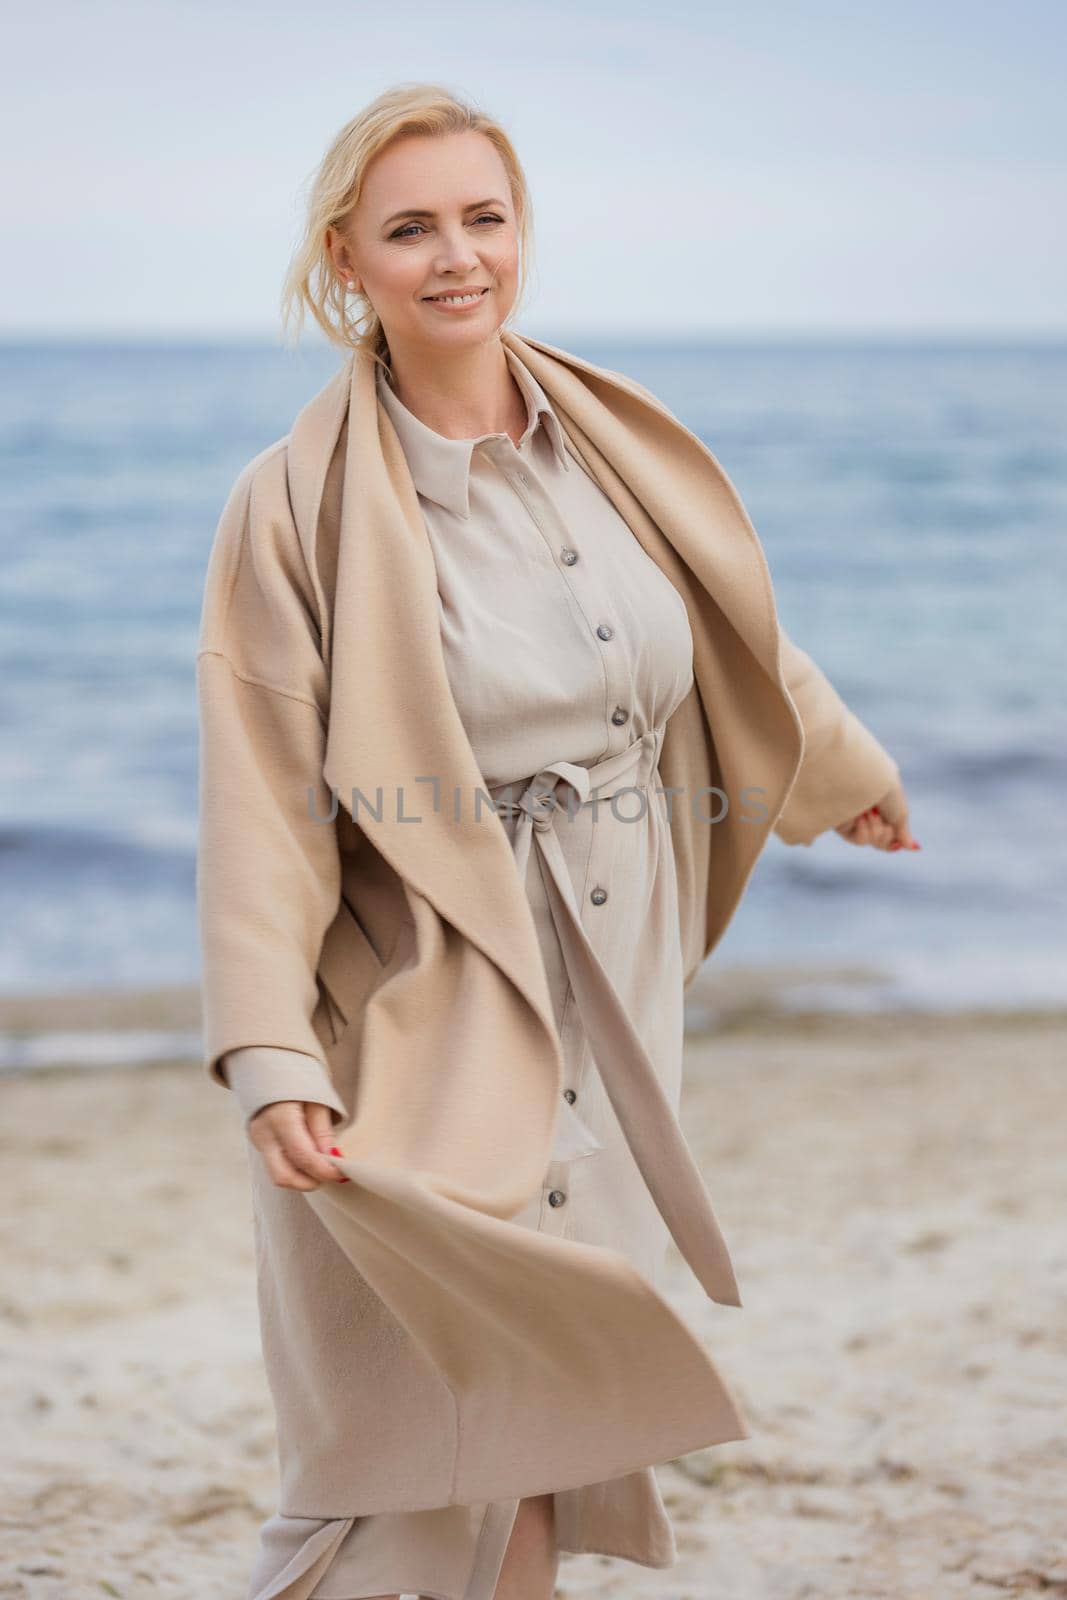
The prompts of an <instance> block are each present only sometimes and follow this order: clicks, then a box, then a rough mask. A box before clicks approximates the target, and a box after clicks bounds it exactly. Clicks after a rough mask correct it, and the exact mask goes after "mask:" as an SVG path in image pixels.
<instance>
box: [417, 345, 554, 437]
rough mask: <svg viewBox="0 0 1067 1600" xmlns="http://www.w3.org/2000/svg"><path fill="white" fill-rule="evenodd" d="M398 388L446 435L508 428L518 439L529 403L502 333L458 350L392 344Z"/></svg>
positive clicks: (476, 434)
mask: <svg viewBox="0 0 1067 1600" xmlns="http://www.w3.org/2000/svg"><path fill="white" fill-rule="evenodd" d="M390 354H391V371H392V383H393V389H394V392H395V393H396V395H397V397H398V399H399V400H400V401H401V403H402V404H403V405H405V406H407V408H408V410H409V411H410V412H411V413H412V415H413V416H416V417H418V419H419V421H420V422H424V423H425V424H426V426H427V427H428V428H432V429H433V430H434V432H435V433H440V434H442V435H443V436H444V438H446V439H478V438H480V437H481V436H482V434H485V433H507V434H509V435H510V436H511V438H512V439H513V440H514V441H515V442H516V443H518V441H519V439H521V437H522V435H523V433H524V432H525V429H526V402H525V400H524V399H523V396H522V391H521V390H520V389H519V386H518V384H517V383H516V382H515V379H514V378H513V377H512V375H511V369H510V368H509V366H508V361H507V356H506V354H505V351H504V346H503V345H502V344H501V342H500V339H499V336H497V337H494V338H493V339H492V340H490V341H489V342H488V343H486V344H479V345H475V346H474V347H473V348H471V349H466V350H459V351H456V352H455V354H449V355H442V354H441V352H440V351H439V350H422V349H403V348H402V349H399V350H394V349H393V348H392V346H390Z"/></svg>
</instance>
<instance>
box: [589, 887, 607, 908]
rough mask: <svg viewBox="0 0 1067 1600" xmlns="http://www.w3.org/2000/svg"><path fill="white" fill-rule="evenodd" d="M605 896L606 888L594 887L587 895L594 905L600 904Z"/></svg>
mask: <svg viewBox="0 0 1067 1600" xmlns="http://www.w3.org/2000/svg"><path fill="white" fill-rule="evenodd" d="M607 897H608V891H607V890H606V889H594V890H593V892H592V894H591V895H590V896H589V898H590V900H591V901H592V902H593V904H594V905H595V906H602V905H603V904H604V901H605V900H606V899H607Z"/></svg>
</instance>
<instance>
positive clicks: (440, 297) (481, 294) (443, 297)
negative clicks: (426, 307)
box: [423, 289, 489, 305]
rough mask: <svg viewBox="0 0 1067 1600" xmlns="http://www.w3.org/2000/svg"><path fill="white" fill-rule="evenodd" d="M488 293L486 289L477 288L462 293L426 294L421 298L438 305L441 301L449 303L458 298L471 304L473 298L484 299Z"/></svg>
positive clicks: (473, 300)
mask: <svg viewBox="0 0 1067 1600" xmlns="http://www.w3.org/2000/svg"><path fill="white" fill-rule="evenodd" d="M488 293H489V290H488V289H478V290H465V291H464V292H463V293H456V292H454V291H453V292H450V293H449V294H428V295H424V296H423V298H424V299H425V300H427V301H429V303H430V304H431V305H440V304H441V303H449V302H451V301H454V300H458V301H460V302H462V303H464V304H469V305H473V304H474V302H475V300H484V298H485V296H486V295H487V294H488Z"/></svg>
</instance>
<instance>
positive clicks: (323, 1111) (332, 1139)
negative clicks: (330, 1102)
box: [304, 1100, 349, 1183]
mask: <svg viewBox="0 0 1067 1600" xmlns="http://www.w3.org/2000/svg"><path fill="white" fill-rule="evenodd" d="M304 1112H305V1116H306V1118H307V1125H308V1132H309V1133H310V1135H311V1137H312V1139H313V1140H314V1142H315V1146H316V1148H317V1149H318V1151H319V1153H320V1154H323V1155H333V1156H335V1155H338V1154H339V1151H338V1149H337V1143H336V1141H337V1134H336V1132H335V1130H334V1126H333V1117H332V1115H331V1113H330V1108H329V1106H324V1105H322V1104H320V1102H319V1101H317V1100H309V1101H308V1102H307V1104H306V1105H305V1107H304ZM330 1172H331V1174H332V1175H333V1178H334V1181H335V1182H336V1183H347V1182H348V1181H349V1180H348V1179H347V1178H346V1177H345V1175H344V1173H343V1172H342V1171H341V1170H340V1169H339V1168H338V1167H335V1166H334V1164H333V1162H331V1163H330Z"/></svg>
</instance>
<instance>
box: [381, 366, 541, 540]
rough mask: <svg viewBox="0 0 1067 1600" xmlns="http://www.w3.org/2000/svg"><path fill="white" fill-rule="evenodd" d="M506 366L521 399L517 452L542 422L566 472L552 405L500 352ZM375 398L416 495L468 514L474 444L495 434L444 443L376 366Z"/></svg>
mask: <svg viewBox="0 0 1067 1600" xmlns="http://www.w3.org/2000/svg"><path fill="white" fill-rule="evenodd" d="M504 354H505V356H506V358H507V362H508V366H509V367H510V369H511V372H512V374H513V376H514V378H515V381H516V383H517V384H518V386H519V388H520V389H521V391H522V396H523V399H524V400H525V401H526V429H525V432H524V433H523V436H522V439H521V441H520V446H519V447H520V449H521V448H522V446H523V445H525V444H526V443H527V441H528V440H529V439H530V437H531V436H532V434H533V432H534V430H535V428H536V427H537V425H538V423H539V422H540V423H542V424H543V426H544V428H545V430H546V432H547V433H548V436H549V439H550V440H551V442H552V449H553V451H554V453H555V457H556V460H557V462H558V463H559V465H560V466H561V467H563V468H565V469H569V468H570V460H569V458H568V455H567V448H566V442H565V437H564V433H563V429H562V427H561V426H560V422H559V418H558V417H557V416H556V413H555V412H554V411H553V409H552V405H551V403H550V401H549V399H548V396H547V395H546V394H545V391H544V390H543V389H542V387H541V385H540V384H539V383H538V381H537V379H536V378H535V377H534V376H533V374H532V373H531V372H529V371H528V370H527V368H526V367H525V366H524V365H523V363H522V362H521V361H520V360H519V358H518V357H517V356H516V354H515V352H514V351H512V350H509V349H507V348H505V350H504ZM377 379H378V396H379V399H380V400H381V402H382V404H383V405H384V406H385V409H386V410H387V411H388V413H389V417H390V419H391V421H392V424H393V426H394V428H395V429H396V431H397V434H398V435H399V438H400V443H401V445H402V447H403V450H404V454H405V456H406V457H407V462H408V466H409V467H410V469H411V476H412V479H413V481H414V484H415V488H416V490H417V491H418V493H419V494H420V495H422V496H424V497H425V498H426V499H427V500H432V501H434V503H435V504H436V505H439V506H443V507H444V508H445V509H446V510H447V511H452V512H454V513H455V515H456V516H459V517H463V518H467V517H469V516H470V469H471V457H472V456H473V454H474V449H475V446H476V445H478V444H481V443H482V442H483V441H484V440H489V439H499V438H501V437H502V435H500V434H493V433H484V434H482V435H481V437H480V438H478V439H446V438H445V436H444V434H441V433H437V432H436V431H435V430H434V429H433V428H428V427H427V426H426V424H425V423H424V422H422V421H420V420H419V418H418V417H417V416H415V414H414V412H412V411H409V410H408V408H407V406H406V405H404V403H403V401H402V400H401V399H400V397H399V395H398V394H397V393H396V391H395V389H394V388H393V385H392V377H391V375H389V376H387V375H386V373H385V371H384V369H383V368H382V367H380V366H379V367H378V368H377Z"/></svg>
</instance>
